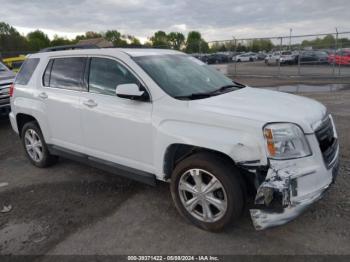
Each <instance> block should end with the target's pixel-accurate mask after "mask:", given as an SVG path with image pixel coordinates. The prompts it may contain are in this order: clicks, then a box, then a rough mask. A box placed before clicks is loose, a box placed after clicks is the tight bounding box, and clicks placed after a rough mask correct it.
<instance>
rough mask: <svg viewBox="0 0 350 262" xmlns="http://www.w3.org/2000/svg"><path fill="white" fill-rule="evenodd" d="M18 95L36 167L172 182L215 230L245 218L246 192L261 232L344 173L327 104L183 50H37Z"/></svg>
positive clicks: (188, 212)
mask: <svg viewBox="0 0 350 262" xmlns="http://www.w3.org/2000/svg"><path fill="white" fill-rule="evenodd" d="M10 93H11V107H12V112H11V113H10V121H11V124H12V127H13V129H14V131H15V132H17V133H18V134H19V137H20V138H21V140H22V143H23V148H24V150H25V152H26V155H27V157H28V159H29V161H30V162H31V163H32V164H33V165H35V166H37V167H42V168H43V167H48V166H50V165H52V164H53V163H55V161H56V159H57V156H62V157H67V158H72V159H75V160H80V161H83V162H84V163H89V164H92V165H94V166H98V167H100V168H102V169H105V170H108V171H110V172H113V173H115V174H117V175H122V176H125V177H128V178H131V179H135V180H138V181H141V182H145V183H148V184H151V185H155V184H156V180H159V181H165V182H169V183H170V190H171V194H172V197H173V200H174V203H175V206H176V208H177V209H178V211H179V212H180V213H181V214H182V215H183V216H184V217H185V218H187V219H188V220H189V221H191V222H192V223H193V224H194V225H196V226H198V227H200V228H202V229H206V230H211V231H217V230H220V229H222V228H223V227H225V226H226V225H228V224H230V223H232V222H234V221H236V220H237V219H238V217H239V216H240V215H241V214H242V211H243V209H244V207H245V205H246V198H247V196H249V195H248V194H249V192H253V194H254V197H255V203H254V205H253V206H250V213H251V217H252V220H253V223H254V225H255V227H256V228H257V229H264V228H267V227H271V226H276V225H281V224H284V223H286V222H288V221H290V220H291V219H293V218H295V217H296V216H298V215H299V214H300V213H301V212H302V211H303V210H305V208H306V207H308V206H309V205H310V204H312V203H314V202H315V201H317V200H318V199H320V198H321V197H322V195H323V193H324V192H325V190H326V189H327V188H328V187H329V186H330V185H331V183H332V182H333V181H334V178H335V176H336V174H337V170H338V155H339V146H338V139H337V133H336V129H335V126H334V122H333V119H332V116H331V115H330V114H328V113H327V110H326V108H325V107H324V106H323V105H322V104H320V103H318V102H316V101H314V100H311V99H308V98H304V97H299V96H295V95H291V94H286V93H280V92H275V91H268V90H263V89H257V88H251V87H247V86H244V85H241V84H238V83H235V82H233V81H232V80H231V79H229V78H227V77H226V76H224V75H222V74H221V73H220V72H218V71H216V70H215V69H213V68H211V67H209V66H207V65H206V64H204V63H202V62H201V61H199V60H197V59H195V58H193V57H190V56H187V55H185V54H183V53H181V52H177V51H172V50H159V49H157V50H154V49H85V50H71V51H57V52H44V53H38V54H33V55H31V56H30V57H29V59H28V60H27V61H26V62H25V63H24V65H23V66H22V68H21V70H20V72H19V74H18V76H17V78H16V81H15V84H14V85H13V86H12V87H11V92H10ZM145 201H147V200H146V199H145ZM150 212H156V211H155V210H153V211H150Z"/></svg>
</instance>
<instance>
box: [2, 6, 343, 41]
mask: <svg viewBox="0 0 350 262" xmlns="http://www.w3.org/2000/svg"><path fill="white" fill-rule="evenodd" d="M349 10H350V1H349V0H304V1H302V0H289V1H288V0H240V1H236V0H217V1H215V0H175V1H171V0H98V1H97V0H72V1H68V0H54V1H52V0H46V1H42V0H10V1H9V0H0V21H3V22H6V23H9V24H10V25H12V26H14V27H15V28H16V29H17V30H18V31H19V32H21V33H23V34H26V33H28V32H30V31H33V30H35V29H40V30H43V31H44V32H45V33H46V34H48V36H49V37H50V38H53V36H54V35H55V34H58V35H59V36H63V37H67V38H70V39H71V38H74V37H75V36H76V35H78V34H83V33H84V32H86V31H97V32H101V31H106V30H108V29H116V30H118V31H120V32H121V33H124V34H125V33H127V34H131V35H134V36H136V37H138V38H140V39H141V41H142V42H144V41H146V40H147V38H149V37H150V36H152V35H153V33H154V32H156V31H158V30H163V31H166V32H170V31H177V32H182V33H184V34H187V33H188V32H189V31H191V30H198V31H200V32H201V33H202V36H203V38H204V39H205V40H207V41H214V40H226V39H232V38H233V37H235V38H250V37H266V36H280V35H283V36H286V35H289V32H290V28H292V34H294V35H301V34H313V33H328V32H334V31H335V27H337V28H338V30H339V31H350V18H349V12H348V11H349Z"/></svg>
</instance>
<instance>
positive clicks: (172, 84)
mask: <svg viewBox="0 0 350 262" xmlns="http://www.w3.org/2000/svg"><path fill="white" fill-rule="evenodd" d="M133 59H134V61H135V62H136V63H137V64H138V65H139V66H140V67H141V68H142V69H143V70H145V71H146V72H147V74H148V75H149V76H150V77H151V78H152V79H153V80H154V81H155V82H156V83H157V84H158V85H159V87H160V88H162V89H163V90H164V91H165V92H166V93H167V94H169V95H170V96H172V97H175V98H176V97H184V96H191V95H193V94H196V93H197V94H198V93H207V92H215V91H216V90H218V89H220V88H222V87H224V86H232V85H233V84H234V83H233V82H232V80H231V79H229V78H228V77H226V76H224V75H223V74H221V73H220V72H219V71H218V70H216V69H214V68H212V67H210V66H208V65H206V64H204V63H203V62H201V61H199V60H197V59H196V58H194V57H191V56H187V55H151V56H139V57H134V58H133ZM237 89H239V88H235V87H233V90H237Z"/></svg>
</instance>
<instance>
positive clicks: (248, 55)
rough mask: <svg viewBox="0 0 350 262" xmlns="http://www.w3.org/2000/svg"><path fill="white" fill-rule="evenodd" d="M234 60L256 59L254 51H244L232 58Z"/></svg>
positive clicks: (249, 60)
mask: <svg viewBox="0 0 350 262" xmlns="http://www.w3.org/2000/svg"><path fill="white" fill-rule="evenodd" d="M232 59H233V60H234V61H236V62H253V61H256V60H258V56H257V55H256V53H244V54H240V55H237V56H235V57H234V58H232Z"/></svg>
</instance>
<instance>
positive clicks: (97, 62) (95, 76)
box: [89, 57, 139, 95]
mask: <svg viewBox="0 0 350 262" xmlns="http://www.w3.org/2000/svg"><path fill="white" fill-rule="evenodd" d="M132 83H134V84H137V85H139V81H138V80H137V78H136V77H135V76H134V75H133V74H132V73H131V72H130V71H129V70H128V69H126V68H125V67H124V66H122V65H121V64H120V63H118V62H117V61H115V60H112V59H108V58H99V57H93V58H91V62H90V73H89V92H92V93H97V94H104V95H115V90H116V87H117V86H118V85H121V84H132Z"/></svg>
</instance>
